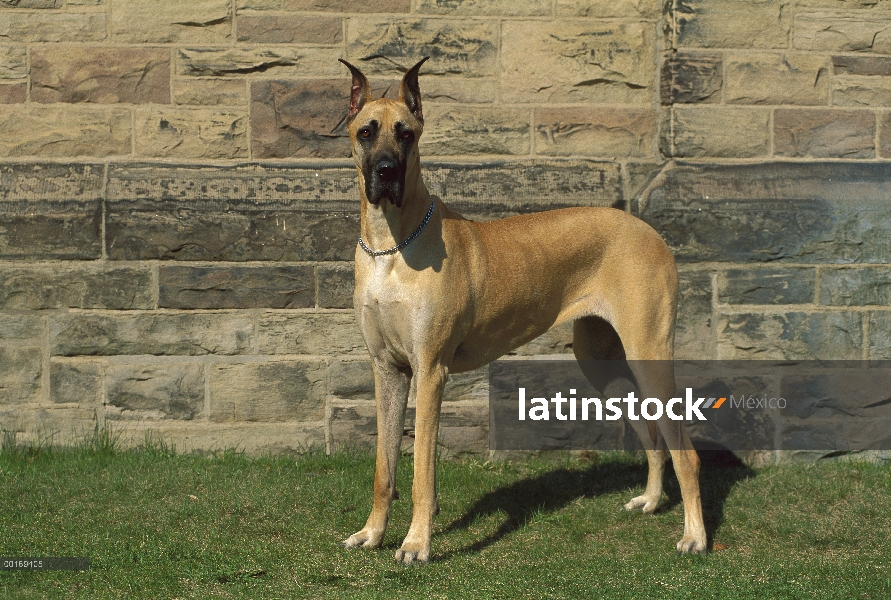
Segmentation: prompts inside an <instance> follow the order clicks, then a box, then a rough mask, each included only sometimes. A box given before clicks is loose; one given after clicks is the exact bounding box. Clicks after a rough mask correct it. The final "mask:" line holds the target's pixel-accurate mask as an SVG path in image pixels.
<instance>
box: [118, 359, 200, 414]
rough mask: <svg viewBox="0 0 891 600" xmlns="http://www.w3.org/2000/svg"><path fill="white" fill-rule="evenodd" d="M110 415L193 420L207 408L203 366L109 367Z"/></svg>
mask: <svg viewBox="0 0 891 600" xmlns="http://www.w3.org/2000/svg"><path fill="white" fill-rule="evenodd" d="M106 382H107V383H106V386H107V387H108V406H107V415H106V416H107V418H111V419H149V420H157V419H163V418H170V419H181V420H191V419H194V418H196V417H199V416H201V414H202V413H203V411H204V365H200V364H193V365H119V366H113V367H110V368H109V369H108V373H107V376H106Z"/></svg>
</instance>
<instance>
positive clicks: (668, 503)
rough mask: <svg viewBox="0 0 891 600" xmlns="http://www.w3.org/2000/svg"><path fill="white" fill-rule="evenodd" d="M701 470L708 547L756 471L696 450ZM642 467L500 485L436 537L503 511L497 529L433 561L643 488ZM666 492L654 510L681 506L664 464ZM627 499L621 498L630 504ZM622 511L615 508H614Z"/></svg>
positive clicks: (725, 454) (599, 468) (567, 472)
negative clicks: (573, 506) (732, 499)
mask: <svg viewBox="0 0 891 600" xmlns="http://www.w3.org/2000/svg"><path fill="white" fill-rule="evenodd" d="M699 454H700V459H701V460H702V467H701V470H700V474H699V480H700V489H701V496H702V511H703V519H704V521H705V528H706V533H707V535H708V546H709V548H710V549H711V547H712V543H713V541H714V540H713V537H714V533H715V531H716V530H717V529H718V527H720V525H721V523H723V521H724V503H725V502H726V500H727V496H728V495H729V494H730V491H731V490H732V489H733V487H734V486H735V485H736V484H737V483H738V482H739V481H743V480H745V479H749V478H750V477H754V476H755V471H754V470H752V469H750V468H749V467H747V466H746V465H744V464H743V463H742V462H741V461H740V460H739V459H738V458H737V457H736V456H734V455H733V454H732V453H731V452H729V451H726V450H706V451H700V453H699ZM646 480H647V465H646V463H645V462H644V463H631V464H629V463H625V462H607V463H604V464H599V463H595V464H593V465H591V466H590V467H588V468H586V469H568V468H561V469H555V470H552V471H548V472H547V473H542V474H541V475H538V476H535V477H531V478H528V479H523V480H521V481H517V482H515V483H512V484H509V485H505V486H503V487H500V488H498V489H496V490H494V491H492V492H489V493H488V494H485V495H484V496H482V497H481V498H479V499H478V500H477V501H476V502H474V503H473V505H472V506H471V507H470V508H469V509H468V510H467V512H466V513H465V514H464V515H463V516H462V517H460V518H458V519H456V520H454V521H452V523H450V524H449V525H448V526H447V527H446V528H445V529H443V530H441V531H439V532H437V533H436V534H435V535H445V534H448V533H451V532H454V531H458V530H462V529H467V528H468V527H470V526H471V525H472V524H473V523H474V522H475V521H476V520H477V519H480V518H485V517H487V516H490V515H493V514H497V513H507V516H506V518H505V519H504V521H502V523H501V524H500V525H499V526H498V528H497V529H496V530H495V531H494V532H492V533H490V534H489V535H487V536H486V537H484V538H482V539H480V540H478V541H476V542H473V543H472V544H470V545H468V546H464V547H462V548H458V549H455V550H451V551H448V552H446V553H444V554H441V555H439V556H436V557H435V558H434V559H433V560H444V559H447V558H449V557H450V556H453V555H456V554H464V553H477V552H480V551H481V550H483V549H485V548H487V547H489V546H491V545H492V544H494V543H496V542H498V541H499V540H501V539H502V538H503V537H505V536H507V535H509V534H511V533H513V532H514V531H516V530H518V529H520V528H522V527H524V526H525V524H526V523H527V522H528V520H529V519H530V518H531V517H532V516H533V515H534V514H541V513H553V512H556V511H558V510H560V509H562V508H563V507H565V506H567V505H568V504H570V503H572V502H574V501H576V500H578V499H582V498H594V497H597V496H600V495H603V494H608V493H613V492H623V491H628V492H629V494H630V491H631V490H632V489H639V488H642V487H644V486H645V485H646ZM664 489H665V494H666V496H667V500H666V499H665V498H663V501H662V503H661V504H660V505H659V508H658V509H657V512H664V511H667V510H671V509H672V508H674V507H675V506H677V505H678V504H680V503H681V492H680V487H679V485H678V481H677V478H676V477H675V475H674V471H673V469H671V463H670V462H669V463H668V464H667V465H666V477H665V488H664ZM630 499H631V496H630V495H629V497H628V498H625V499H623V502H625V501H627V500H630ZM619 508H620V507H619V506H617V507H616V510H618V509H619Z"/></svg>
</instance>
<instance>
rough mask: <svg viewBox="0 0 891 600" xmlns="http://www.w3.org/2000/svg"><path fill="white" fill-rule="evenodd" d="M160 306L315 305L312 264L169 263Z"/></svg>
mask: <svg viewBox="0 0 891 600" xmlns="http://www.w3.org/2000/svg"><path fill="white" fill-rule="evenodd" d="M159 273H160V274H159V282H160V295H159V301H158V302H159V305H160V307H161V308H181V309H214V308H312V307H314V306H315V296H316V294H315V291H316V290H315V287H316V286H315V277H314V275H313V268H312V266H310V265H303V266H272V267H241V266H222V267H192V266H178V265H177V266H166V265H163V266H161V268H160V272H159Z"/></svg>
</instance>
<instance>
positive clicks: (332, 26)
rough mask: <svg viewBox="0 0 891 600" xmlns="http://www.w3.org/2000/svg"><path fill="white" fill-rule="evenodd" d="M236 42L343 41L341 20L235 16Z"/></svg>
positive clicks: (326, 42)
mask: <svg viewBox="0 0 891 600" xmlns="http://www.w3.org/2000/svg"><path fill="white" fill-rule="evenodd" d="M235 24H236V28H237V29H236V31H237V36H238V41H239V42H247V43H250V44H323V45H327V46H335V45H338V44H340V43H342V42H343V21H342V20H341V19H340V18H337V17H314V16H310V15H277V16H274V17H273V16H268V15H262V14H261V15H252V14H243V15H238V18H237V19H236V21H235Z"/></svg>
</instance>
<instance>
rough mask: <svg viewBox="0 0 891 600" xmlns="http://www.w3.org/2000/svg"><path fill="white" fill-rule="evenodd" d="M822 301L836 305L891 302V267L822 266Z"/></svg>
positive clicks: (885, 304) (865, 304)
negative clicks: (854, 267) (831, 267)
mask: <svg viewBox="0 0 891 600" xmlns="http://www.w3.org/2000/svg"><path fill="white" fill-rule="evenodd" d="M820 303H821V304H832V305H835V306H868V305H881V306H887V305H888V304H891V269H884V268H872V267H870V268H863V269H823V270H822V271H821V272H820Z"/></svg>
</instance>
